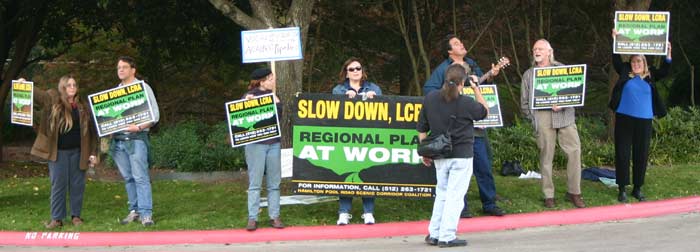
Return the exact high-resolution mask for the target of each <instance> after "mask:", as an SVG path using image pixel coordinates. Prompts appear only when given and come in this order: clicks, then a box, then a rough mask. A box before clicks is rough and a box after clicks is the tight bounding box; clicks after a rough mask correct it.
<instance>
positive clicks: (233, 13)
mask: <svg viewBox="0 0 700 252" xmlns="http://www.w3.org/2000/svg"><path fill="white" fill-rule="evenodd" d="M209 2H210V3H211V4H212V5H214V7H215V8H216V9H218V10H219V11H220V12H221V14H223V15H224V16H226V17H228V18H229V19H231V20H232V21H233V22H236V23H237V24H238V25H240V26H243V27H244V28H246V29H250V30H254V29H266V28H269V27H272V28H277V27H289V26H296V27H299V30H300V33H301V43H302V44H301V47H302V51H303V50H304V49H305V47H306V38H307V33H308V31H309V28H308V26H309V23H310V22H311V12H312V10H313V7H314V5H315V4H316V1H315V0H293V1H292V3H291V5H290V6H289V9H288V10H287V12H286V13H283V14H280V15H281V16H278V14H277V13H276V12H275V9H276V6H273V4H272V3H271V2H270V1H269V0H252V1H250V5H251V9H252V10H253V13H252V15H248V14H246V13H244V12H243V11H241V10H240V9H239V8H238V7H237V6H236V5H235V4H234V3H233V2H231V1H228V0H209ZM303 70H304V61H303V60H292V61H280V62H276V73H275V74H276V75H277V83H279V85H277V91H276V92H277V95H278V96H279V97H280V99H281V100H282V103H283V104H284V110H285V111H286V112H284V113H282V117H281V118H280V128H281V129H282V148H289V147H291V146H292V141H291V140H292V138H291V134H292V130H291V129H292V125H291V120H290V118H291V116H290V115H291V113H292V112H293V111H294V109H293V108H294V104H293V100H294V95H295V94H296V93H297V92H301V91H302V89H301V86H302V75H303Z"/></svg>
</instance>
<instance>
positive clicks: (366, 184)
mask: <svg viewBox="0 0 700 252" xmlns="http://www.w3.org/2000/svg"><path fill="white" fill-rule="evenodd" d="M295 104H296V105H297V106H296V108H297V110H296V111H294V112H293V115H292V121H293V125H294V126H293V127H294V128H293V136H292V144H293V156H294V157H293V164H294V168H293V176H292V183H293V185H292V190H293V192H294V193H296V194H315V195H343V196H371V197H413V198H426V197H432V196H433V195H434V189H435V170H434V169H432V168H428V167H425V166H424V165H423V164H422V163H421V157H420V155H418V152H417V151H416V146H417V144H418V132H417V131H416V122H417V121H418V115H419V113H420V109H421V107H422V97H405V96H378V97H375V98H374V99H369V100H364V101H363V100H361V99H348V98H346V97H345V96H342V95H329V94H301V95H299V96H298V97H297V98H296V100H295Z"/></svg>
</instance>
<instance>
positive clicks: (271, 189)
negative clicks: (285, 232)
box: [245, 143, 282, 221]
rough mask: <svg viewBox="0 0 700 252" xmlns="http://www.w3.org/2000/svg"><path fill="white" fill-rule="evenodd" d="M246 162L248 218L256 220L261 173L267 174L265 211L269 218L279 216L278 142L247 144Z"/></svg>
mask: <svg viewBox="0 0 700 252" xmlns="http://www.w3.org/2000/svg"><path fill="white" fill-rule="evenodd" d="M245 161H246V163H247V164H248V219H250V220H256V221H257V220H258V211H260V190H261V188H262V178H263V175H265V174H267V181H266V184H267V203H268V204H267V206H268V207H267V213H268V215H269V216H270V219H274V218H277V217H279V216H280V181H281V180H282V167H281V164H280V144H279V143H274V144H248V145H246V146H245Z"/></svg>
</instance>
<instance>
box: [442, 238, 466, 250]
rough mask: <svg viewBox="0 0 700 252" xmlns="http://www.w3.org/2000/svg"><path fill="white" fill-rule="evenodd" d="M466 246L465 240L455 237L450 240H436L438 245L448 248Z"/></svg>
mask: <svg viewBox="0 0 700 252" xmlns="http://www.w3.org/2000/svg"><path fill="white" fill-rule="evenodd" d="M461 246H467V240H462V239H457V238H455V239H454V240H451V241H440V242H438V247H441V248H449V247H461Z"/></svg>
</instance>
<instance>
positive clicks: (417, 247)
mask: <svg viewBox="0 0 700 252" xmlns="http://www.w3.org/2000/svg"><path fill="white" fill-rule="evenodd" d="M459 237H460V238H465V239H467V240H468V241H469V245H468V246H467V247H457V248H443V249H441V248H437V247H431V246H428V245H426V244H424V243H423V238H424V237H423V236H401V237H383V238H373V239H357V240H322V241H286V242H267V243H245V244H228V245H226V244H195V245H162V246H113V247H17V246H0V251H285V252H287V251H289V252H312V251H332V252H346V251H347V252H358V251H377V252H379V251H381V252H384V251H400V252H413V251H480V252H489V251H517V252H530V251H532V252H544V251H614V252H626V251H630V252H631V251H634V252H640V251H674V252H675V251H700V213H698V212H693V213H684V214H675V215H668V216H660V217H653V218H644V219H631V220H624V221H611V222H601V223H593V224H581V225H566V226H549V227H537V228H523V229H516V230H505V231H497V232H482V233H468V234H459Z"/></svg>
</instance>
